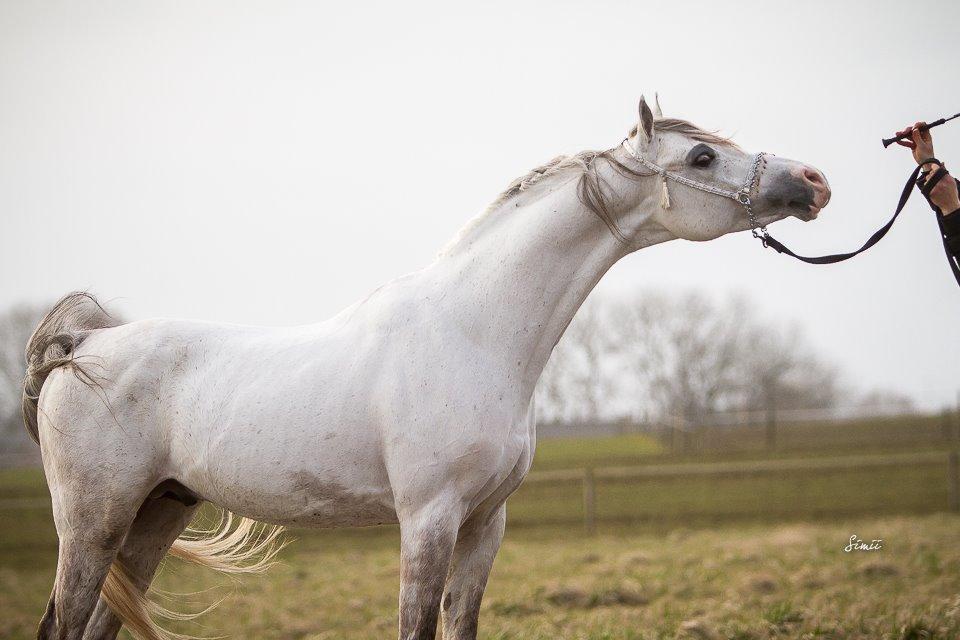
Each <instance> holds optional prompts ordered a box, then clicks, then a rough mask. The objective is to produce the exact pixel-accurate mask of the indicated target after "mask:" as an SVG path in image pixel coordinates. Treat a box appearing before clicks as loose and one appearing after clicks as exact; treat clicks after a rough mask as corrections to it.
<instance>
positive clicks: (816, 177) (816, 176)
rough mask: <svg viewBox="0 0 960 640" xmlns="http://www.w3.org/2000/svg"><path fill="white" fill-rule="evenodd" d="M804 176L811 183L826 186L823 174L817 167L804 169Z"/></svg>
mask: <svg viewBox="0 0 960 640" xmlns="http://www.w3.org/2000/svg"><path fill="white" fill-rule="evenodd" d="M803 177H804V178H805V179H806V181H807V182H809V183H811V184H814V185H817V186H820V187H822V186H824V180H823V176H822V175H821V174H820V172H819V171H817V170H816V169H811V168H810V167H807V168H805V169H804V170H803Z"/></svg>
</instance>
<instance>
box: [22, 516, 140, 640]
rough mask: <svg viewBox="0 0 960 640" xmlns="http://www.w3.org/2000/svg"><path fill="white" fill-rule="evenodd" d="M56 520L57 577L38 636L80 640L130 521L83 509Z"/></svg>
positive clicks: (45, 639) (52, 639)
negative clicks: (57, 541) (57, 545)
mask: <svg viewBox="0 0 960 640" xmlns="http://www.w3.org/2000/svg"><path fill="white" fill-rule="evenodd" d="M55 509H56V503H55ZM55 519H56V520H57V534H58V535H59V536H60V553H59V556H58V558H57V577H56V581H55V582H54V586H53V595H51V596H50V604H49V605H48V607H47V612H46V613H45V614H44V617H43V620H42V621H41V623H40V630H39V633H38V636H37V637H38V638H39V639H40V640H54V639H55V640H81V638H82V637H83V633H84V629H85V628H86V626H87V622H88V621H89V619H90V615H91V614H92V613H93V610H94V607H96V605H97V600H98V598H99V597H100V588H101V586H102V585H103V581H104V579H105V578H106V577H107V572H108V571H109V570H110V564H111V563H112V562H113V559H114V557H115V556H116V553H117V548H118V547H119V546H120V540H121V539H122V538H123V533H124V531H125V530H126V528H127V526H128V525H129V523H128V522H127V523H116V522H115V521H114V523H113V524H109V523H111V519H110V518H104V517H102V514H98V513H96V512H83V511H81V512H72V513H71V514H70V515H69V516H67V515H64V514H61V515H60V517H56V516H55Z"/></svg>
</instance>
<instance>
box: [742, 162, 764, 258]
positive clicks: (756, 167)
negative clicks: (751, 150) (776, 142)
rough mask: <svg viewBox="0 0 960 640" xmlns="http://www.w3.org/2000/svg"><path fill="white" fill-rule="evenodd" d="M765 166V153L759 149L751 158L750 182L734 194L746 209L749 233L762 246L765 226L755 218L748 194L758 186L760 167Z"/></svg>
mask: <svg viewBox="0 0 960 640" xmlns="http://www.w3.org/2000/svg"><path fill="white" fill-rule="evenodd" d="M766 166H767V154H766V153H765V152H763V151H761V152H760V153H758V154H757V157H756V158H754V160H753V169H752V170H751V173H750V182H748V183H747V184H745V185H743V187H741V188H740V191H738V192H737V195H736V200H737V202H739V203H740V204H741V206H743V208H744V209H746V210H747V220H748V221H749V222H750V233H752V234H753V237H754V238H758V239H759V240H760V242H762V243H763V246H767V236H768V234H767V227H766V225H762V224H760V222H759V221H758V220H757V214H755V213H754V212H753V202H752V201H751V199H750V194H751V193H753V190H754V189H756V188H757V187H758V186H759V184H760V174H761V173H762V171H761V167H766Z"/></svg>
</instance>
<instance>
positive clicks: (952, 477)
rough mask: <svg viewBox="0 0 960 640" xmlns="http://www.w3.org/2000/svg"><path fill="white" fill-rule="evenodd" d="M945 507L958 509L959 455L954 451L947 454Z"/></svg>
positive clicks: (959, 498) (959, 505)
mask: <svg viewBox="0 0 960 640" xmlns="http://www.w3.org/2000/svg"><path fill="white" fill-rule="evenodd" d="M947 508H948V509H949V510H950V511H953V512H957V511H960V455H957V452H956V451H951V452H950V453H949V455H948V456H947Z"/></svg>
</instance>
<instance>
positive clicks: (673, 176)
mask: <svg viewBox="0 0 960 640" xmlns="http://www.w3.org/2000/svg"><path fill="white" fill-rule="evenodd" d="M623 148H624V149H626V151H627V153H628V154H629V155H630V157H631V158H633V159H634V160H636V161H637V162H639V163H640V164H642V165H643V166H645V167H646V168H647V169H650V170H651V171H653V172H654V173H656V174H657V175H659V176H660V179H661V180H662V181H663V193H662V196H661V198H660V204H661V206H663V208H664V209H669V208H670V191H669V190H668V189H667V179H670V180H673V181H674V182H679V183H680V184H682V185H686V186H688V187H691V188H693V189H698V190H700V191H704V192H706V193H712V194H713V195H715V196H721V197H723V198H730V199H731V200H736V201H737V202H738V203H740V206H742V207H743V208H744V209H745V210H746V212H747V219H748V220H749V222H750V232H751V233H753V237H754V238H759V239H760V241H761V242H763V244H764V246H766V244H767V237H768V235H767V227H766V226H764V225H761V224H760V223H759V222H758V221H757V216H756V215H755V214H754V213H753V202H752V201H751V200H750V195H751V194H752V193H753V192H754V190H755V189H757V188H758V187H759V186H760V175H761V174H762V173H763V167H765V166H766V164H767V160H766V155H767V154H766V153H764V152H763V151H761V152H760V153H758V154H757V155H756V157H755V158H754V159H753V167H752V168H751V170H750V175H749V176H748V178H747V180H746V181H745V182H744V183H743V186H742V187H740V188H739V189H738V190H737V191H730V190H729V189H722V188H720V187H715V186H713V185H711V184H706V183H704V182H697V181H696V180H691V179H690V178H687V177H685V176H682V175H680V174H679V173H674V172H673V171H667V170H666V169H665V168H664V167H661V166H660V165H658V164H656V163H654V162H651V161H649V160H647V159H646V158H644V157H643V156H641V155H640V154H639V153H637V152H636V151H635V150H634V148H633V147H632V146H630V143H629V142H628V141H627V140H624V141H623Z"/></svg>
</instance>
